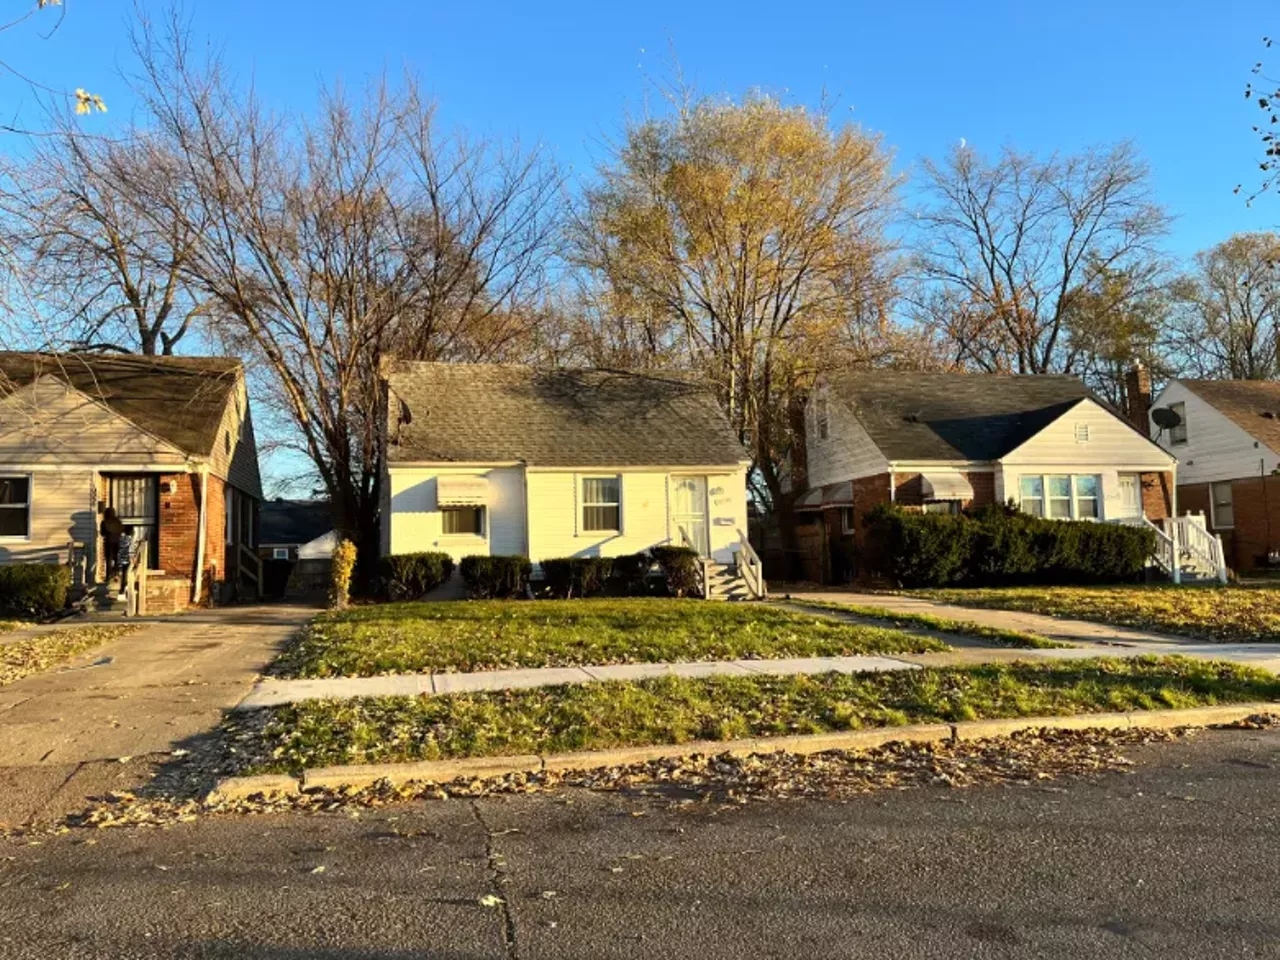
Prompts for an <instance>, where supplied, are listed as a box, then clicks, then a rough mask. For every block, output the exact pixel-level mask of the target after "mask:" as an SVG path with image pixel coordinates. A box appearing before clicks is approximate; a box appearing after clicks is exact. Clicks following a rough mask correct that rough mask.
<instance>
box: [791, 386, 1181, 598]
mask: <svg viewBox="0 0 1280 960" xmlns="http://www.w3.org/2000/svg"><path fill="white" fill-rule="evenodd" d="M805 417H806V419H805V447H806V464H805V465H806V472H807V486H808V488H809V489H808V492H807V493H804V494H802V495H801V496H800V497H799V499H798V501H797V504H796V507H797V510H798V511H800V515H801V517H802V518H805V517H806V515H807V519H808V520H809V523H808V524H807V525H805V526H803V527H802V528H801V532H802V538H801V539H802V544H803V545H804V552H805V553H806V555H807V560H805V561H804V563H805V566H806V567H807V570H806V575H807V576H809V577H810V578H812V579H822V580H829V581H836V582H840V581H844V580H848V579H851V578H852V577H853V576H855V575H856V574H857V572H858V570H857V567H858V557H859V552H860V550H861V549H862V548H863V547H864V546H865V530H864V524H863V518H864V516H865V515H866V513H867V511H868V510H870V509H871V508H872V507H873V506H875V505H876V504H880V503H898V504H903V505H907V506H912V507H918V508H920V509H922V510H925V511H927V512H940V513H956V512H959V511H960V510H961V509H964V508H966V507H980V506H983V505H985V504H990V503H1009V502H1011V503H1013V504H1015V505H1016V506H1018V507H1019V508H1020V509H1022V510H1025V511H1026V512H1028V513H1031V514H1034V515H1036V516H1043V517H1050V518H1060V519H1064V520H1065V519H1076V520H1102V521H1115V520H1123V521H1127V522H1141V518H1143V517H1145V518H1147V519H1148V520H1160V519H1162V518H1164V517H1169V516H1172V515H1173V513H1174V510H1175V493H1174V489H1175V488H1174V484H1175V471H1176V467H1175V460H1174V458H1173V457H1172V456H1171V455H1170V454H1169V453H1167V452H1166V451H1164V450H1162V449H1161V448H1160V447H1159V446H1157V445H1156V444H1154V443H1152V442H1151V441H1150V440H1149V439H1148V438H1147V437H1146V436H1145V435H1144V434H1143V433H1142V432H1141V431H1139V430H1137V429H1136V428H1135V427H1134V426H1133V425H1132V424H1131V423H1130V422H1129V421H1127V420H1126V419H1124V418H1123V417H1121V416H1119V415H1118V414H1116V413H1115V412H1114V411H1112V410H1111V409H1110V408H1109V407H1107V406H1106V405H1104V404H1103V403H1101V402H1100V401H1098V400H1097V399H1096V398H1095V397H1093V396H1092V395H1091V394H1090V393H1089V391H1088V390H1087V389H1086V388H1085V386H1084V384H1082V383H1081V382H1080V381H1079V380H1078V379H1076V378H1075V377H1069V376H997V375H982V374H964V373H915V372H910V371H901V370H866V371H858V372H851V373H847V374H841V375H836V376H833V377H830V378H828V379H827V380H825V381H823V382H820V383H819V384H818V385H817V387H816V389H815V390H814V392H813V395H812V397H811V398H810V401H809V404H808V407H807V409H806V412H805ZM803 559H804V558H802V560H803Z"/></svg>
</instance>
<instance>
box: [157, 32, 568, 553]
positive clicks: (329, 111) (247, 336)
mask: <svg viewBox="0 0 1280 960" xmlns="http://www.w3.org/2000/svg"><path fill="white" fill-rule="evenodd" d="M137 46H138V51H139V54H140V61H141V63H142V64H143V71H142V78H141V82H140V84H139V87H140V90H141V92H142V94H143V96H144V97H145V99H146V102H147V105H148V108H149V110H150V112H151V114H152V116H153V117H154V122H155V128H154V130H153V131H152V133H151V135H152V137H153V138H154V140H155V142H156V144H157V147H158V148H157V150H156V152H155V154H154V156H155V157H156V158H157V159H158V160H159V161H160V163H161V164H162V166H161V167H160V168H159V169H157V170H155V171H153V173H152V176H151V183H152V187H153V189H152V190H151V192H150V195H148V196H146V198H145V203H144V207H145V208H146V209H147V210H150V211H153V213H152V214H151V215H150V216H151V217H152V223H153V226H156V227H159V226H160V225H162V224H167V223H169V222H178V223H181V224H182V225H183V226H184V227H185V228H189V229H191V230H192V231H195V232H196V234H197V235H198V237H199V242H198V243H196V244H195V245H194V247H193V248H192V249H191V251H190V255H189V256H188V257H187V258H185V259H184V261H183V262H182V265H181V267H180V273H181V275H182V277H183V279H184V280H185V282H187V283H188V284H190V285H191V287H192V288H193V289H195V290H197V291H198V292H199V295H200V296H201V297H202V298H204V299H205V301H206V302H207V305H208V306H207V309H208V311H209V314H210V317H211V323H212V325H213V329H214V330H215V332H216V333H217V335H218V336H220V337H222V338H223V339H224V341H225V342H227V343H228V344H229V345H231V346H232V347H233V348H235V349H237V350H239V351H241V352H244V353H246V354H248V355H251V356H253V357H256V358H257V359H258V360H259V361H260V365H259V369H260V370H262V371H264V372H265V373H267V374H268V378H269V381H270V384H271V396H272V397H273V398H274V400H275V401H276V403H277V405H278V408H279V410H280V411H281V412H282V413H283V414H284V415H286V416H287V417H288V419H289V421H290V422H291V423H292V426H293V428H294V430H295V431H296V436H297V437H298V438H299V444H300V447H301V449H303V450H304V451H305V453H306V455H307V456H308V457H309V458H310V460H311V462H312V463H313V464H314V465H315V467H316V470H317V472H318V474H319V477H320V479H321V481H322V482H323V485H324V487H325V489H326V490H327V491H328V493H329V496H330V498H331V500H332V502H333V504H334V507H335V520H336V522H337V523H338V525H339V527H340V528H341V529H343V530H344V531H347V532H349V533H350V534H351V535H353V536H355V537H356V538H358V540H359V542H360V543H361V544H362V545H365V546H374V547H375V549H376V542H377V541H376V530H377V523H378V505H379V500H380V493H381V490H380V473H381V456H382V453H381V449H380V443H379V440H380V435H381V427H382V423H383V421H384V414H385V399H384V397H383V394H382V390H381V389H380V386H379V377H378V371H379V366H380V363H381V361H382V360H383V358H385V357H389V356H392V355H395V356H398V357H401V358H407V359H443V360H484V359H493V358H501V357H504V356H508V355H512V354H515V353H519V352H520V351H521V350H522V349H523V346H524V343H525V340H526V338H527V335H528V330H527V326H528V324H530V323H531V322H532V318H534V317H536V316H537V309H536V308H537V306H538V305H539V303H540V302H541V296H542V292H543V289H544V286H545V282H546V268H547V263H548V260H549V258H550V257H551V256H552V255H553V254H554V253H555V249H556V248H555V244H556V241H557V239H558V236H559V232H558V228H559V223H558V219H557V218H558V213H559V203H560V196H561V191H560V179H559V176H558V174H557V173H556V171H555V170H554V169H552V168H551V167H550V166H549V165H548V164H547V163H546V162H545V161H544V159H543V157H542V156H541V154H540V153H539V151H537V150H533V151H528V152H524V151H521V150H519V149H518V148H516V147H502V146H494V145H491V144H487V143H479V142H472V141H469V140H467V139H466V138H465V137H462V136H453V137H444V136H441V135H439V133H438V131H437V129H436V124H435V122H434V111H433V109H432V107H431V105H430V104H429V103H427V102H425V101H424V100H423V99H422V98H421V96H420V95H419V94H418V92H417V90H416V88H415V86H414V85H413V84H412V82H409V83H407V84H406V85H405V87H404V89H403V90H401V91H398V92H397V91H393V90H391V89H390V88H389V87H388V86H387V85H386V84H383V85H381V86H379V87H376V88H374V89H372V90H370V91H369V93H368V94H367V95H366V96H365V97H363V98H358V99H352V98H350V97H347V96H345V95H343V94H341V93H336V94H332V95H325V96H322V98H321V99H320V102H319V104H318V106H317V110H316V114H317V119H316V120H314V121H310V122H308V121H303V120H300V119H294V118H288V117H275V116H271V115H269V114H268V113H267V112H266V111H265V110H264V109H263V108H262V107H261V106H260V104H258V103H257V102H256V101H255V100H254V98H253V97H252V96H251V95H248V94H243V93H241V92H240V91H238V90H236V89H235V88H234V85H233V84H231V83H230V82H229V81H228V80H227V79H226V78H225V77H224V76H223V74H222V73H221V71H220V69H219V66H218V64H217V63H216V62H205V63H195V62H193V61H192V59H191V58H190V55H189V46H188V44H187V42H186V38H185V36H184V34H183V32H182V30H181V25H180V24H178V23H177V22H176V21H174V20H170V21H169V23H168V25H167V26H166V27H165V28H164V29H163V31H160V32H156V31H155V30H153V28H152V26H151V25H150V24H144V25H143V27H142V28H141V32H140V34H139V39H138V44H137Z"/></svg>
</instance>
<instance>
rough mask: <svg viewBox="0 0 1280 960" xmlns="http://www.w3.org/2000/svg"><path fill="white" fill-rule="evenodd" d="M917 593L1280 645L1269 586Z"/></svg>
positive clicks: (1279, 605) (1279, 597)
mask: <svg viewBox="0 0 1280 960" xmlns="http://www.w3.org/2000/svg"><path fill="white" fill-rule="evenodd" d="M914 595H915V596H921V597H927V598H929V599H930V600H938V601H941V602H943V603H954V604H959V605H961V606H966V607H988V608H997V609H1002V610H1021V611H1026V612H1028V613H1047V614H1052V615H1054V616H1059V617H1075V618H1078V619H1081V620H1094V621H1097V622H1100V623H1113V624H1118V625H1120V626H1126V627H1139V628H1144V629H1149V630H1157V631H1160V632H1163V633H1174V634H1179V635H1182V636H1188V637H1197V638H1203V639H1205V640H1216V641H1221V642H1232V643H1237V642H1243V643H1280V590H1278V589H1275V588H1273V587H1266V586H1259V587H1235V586H1181V587H1175V586H1171V585H1165V584H1161V585H1152V586H1126V587H1005V588H979V589H971V590H919V591H914Z"/></svg>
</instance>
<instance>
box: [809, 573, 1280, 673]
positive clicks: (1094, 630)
mask: <svg viewBox="0 0 1280 960" xmlns="http://www.w3.org/2000/svg"><path fill="white" fill-rule="evenodd" d="M787 596H788V597H790V598H791V599H792V600H797V601H800V602H803V601H806V600H810V601H816V602H820V603H844V604H851V605H854V606H860V607H878V608H880V609H881V610H889V611H892V612H894V613H905V614H924V615H928V616H933V617H944V618H946V619H948V620H959V621H962V622H964V623H972V624H977V625H979V626H984V627H995V628H997V629H1002V630H1016V631H1019V632H1021V633H1034V634H1039V635H1040V636H1042V637H1047V638H1048V639H1050V640H1057V641H1060V642H1062V643H1071V644H1076V645H1078V649H1087V650H1089V651H1090V652H1089V655H1090V656H1095V657H1102V656H1106V657H1132V656H1147V655H1156V656H1163V655H1166V654H1179V655H1181V656H1187V657H1201V658H1203V659H1208V660H1227V661H1229V662H1231V663H1240V664H1245V665H1247V666H1252V667H1262V668H1263V669H1266V670H1270V671H1272V672H1273V673H1274V672H1280V644H1275V643H1213V642H1210V641H1205V640H1195V639H1192V638H1189V637H1179V636H1173V635H1170V634H1166V633H1158V632H1156V631H1153V630H1139V629H1136V628H1134V627H1119V626H1115V625H1112V624H1104V623H1094V622H1092V621H1089V620H1071V619H1067V618H1064V617H1050V616H1046V615H1044V614H1040V613H1024V612H1021V611H1017V610H993V609H985V608H979V607H961V606H956V605H954V604H948V603H937V602H935V601H933V600H925V599H923V598H921V597H905V596H898V595H896V594H883V593H857V592H853V591H848V592H836V591H814V592H797V593H791V594H787ZM784 602H785V601H784ZM794 609H800V608H799V607H798V606H797V607H795V608H794ZM811 612H813V611H812V608H811ZM850 616H851V617H853V618H855V619H856V615H855V614H851V615H850ZM1018 652H1019V653H1022V654H1030V655H1032V656H1033V657H1035V658H1037V659H1053V658H1055V657H1067V658H1073V657H1075V656H1078V653H1077V651H1076V650H1075V649H1056V650H1055V649H1047V650H1020V651H1018ZM948 656H949V655H948V654H924V655H921V656H912V657H907V658H906V659H909V660H911V661H912V662H915V663H926V664H928V663H933V662H934V660H931V659H930V658H946V657H948Z"/></svg>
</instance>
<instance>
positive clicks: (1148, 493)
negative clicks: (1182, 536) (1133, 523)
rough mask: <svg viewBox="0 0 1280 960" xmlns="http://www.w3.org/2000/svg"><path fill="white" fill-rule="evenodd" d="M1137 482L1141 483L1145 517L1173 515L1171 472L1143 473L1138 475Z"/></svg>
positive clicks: (1159, 517)
mask: <svg viewBox="0 0 1280 960" xmlns="http://www.w3.org/2000/svg"><path fill="white" fill-rule="evenodd" d="M1139 482H1140V483H1141V484H1142V512H1143V514H1144V515H1145V516H1146V518H1147V519H1148V520H1163V519H1164V518H1165V517H1171V516H1173V474H1171V473H1144V474H1140V475H1139ZM1184 509H1185V507H1184Z"/></svg>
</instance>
